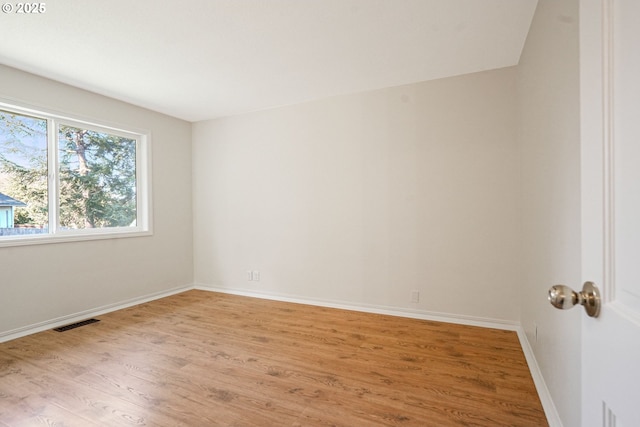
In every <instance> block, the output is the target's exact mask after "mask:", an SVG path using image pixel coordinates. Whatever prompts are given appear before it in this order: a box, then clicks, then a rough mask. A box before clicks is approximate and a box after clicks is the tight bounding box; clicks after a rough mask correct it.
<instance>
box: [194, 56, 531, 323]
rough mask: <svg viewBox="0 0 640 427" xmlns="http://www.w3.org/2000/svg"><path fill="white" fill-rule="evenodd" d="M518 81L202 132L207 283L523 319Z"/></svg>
mask: <svg viewBox="0 0 640 427" xmlns="http://www.w3.org/2000/svg"><path fill="white" fill-rule="evenodd" d="M515 76H516V71H515V69H514V68H507V69H501V70H495V71H490V72H483V73H477V74H471V75H466V76H462V77H455V78H448V79H443V80H437V81H431V82H425V83H420V84H414V85H408V86H403V87H397V88H390V89H385V90H379V91H373V92H367V93H360V94H355V95H351V96H341V97H336V98H331V99H326V100H322V101H316V102H310V103H306V104H301V105H296V106H290V107H283V108H277V109H273V110H268V111H262V112H257V113H253V114H247V115H242V116H236V117H231V118H224V119H219V120H213V121H206V122H200V123H196V124H195V125H194V128H193V181H194V195H193V197H194V230H195V236H194V247H195V280H196V282H197V283H199V284H201V285H205V286H215V287H220V288H225V289H229V290H236V291H248V292H255V293H263V294H274V295H279V296H288V297H295V298H304V299H314V300H318V301H333V302H343V303H349V304H354V305H375V306H386V307H391V308H399V309H416V310H420V311H429V312H442V313H448V314H454V315H461V316H471V317H479V318H484V319H501V320H510V321H516V320H517V319H518V317H519V308H518V300H519V297H518V295H517V283H518V280H519V268H520V267H519V259H520V258H519V253H518V248H519V232H520V231H519V215H520V212H519V209H518V204H519V165H518V161H519V158H518V148H517V144H516V98H515V96H516V91H515ZM247 270H259V271H260V272H261V280H260V281H259V282H254V281H248V280H247V277H246V271H247ZM412 290H418V291H420V296H421V300H420V303H418V304H413V303H411V302H410V294H411V291H412Z"/></svg>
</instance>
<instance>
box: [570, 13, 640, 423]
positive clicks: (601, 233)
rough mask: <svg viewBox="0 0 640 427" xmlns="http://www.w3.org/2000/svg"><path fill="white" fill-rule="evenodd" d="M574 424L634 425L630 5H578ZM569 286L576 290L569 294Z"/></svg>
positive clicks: (637, 32) (634, 21)
mask: <svg viewBox="0 0 640 427" xmlns="http://www.w3.org/2000/svg"><path fill="white" fill-rule="evenodd" d="M580 57H581V59H580V62H581V64H580V68H581V83H580V86H581V109H582V111H581V122H582V126H581V132H582V136H581V139H582V146H581V148H582V203H583V204H582V227H583V228H582V230H583V232H582V238H583V241H582V247H583V250H582V265H583V267H582V272H583V279H584V281H587V280H589V281H594V282H596V284H597V285H598V286H599V287H600V290H601V292H602V293H603V299H604V301H603V302H604V305H603V307H602V311H601V314H600V317H599V318H597V319H593V318H589V317H587V316H586V315H585V317H584V318H583V323H582V425H583V426H584V427H592V426H593V427H596V426H597V427H601V426H604V427H637V426H640V1H638V0H581V1H580ZM577 287H579V286H577Z"/></svg>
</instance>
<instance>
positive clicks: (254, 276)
mask: <svg viewBox="0 0 640 427" xmlns="http://www.w3.org/2000/svg"><path fill="white" fill-rule="evenodd" d="M251 276H252V279H251V280H253V281H254V282H259V281H260V272H259V271H258V270H253V271H252V273H251Z"/></svg>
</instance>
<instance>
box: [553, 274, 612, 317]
mask: <svg viewBox="0 0 640 427" xmlns="http://www.w3.org/2000/svg"><path fill="white" fill-rule="evenodd" d="M549 302H550V303H551V305H553V306H554V307H555V308H559V309H560V310H566V309H569V308H571V307H573V306H575V305H578V304H580V305H582V306H583V307H584V309H585V310H586V311H587V315H588V316H590V317H598V315H599V314H600V304H601V303H600V292H599V291H598V288H597V287H596V285H594V284H593V282H585V283H584V285H583V286H582V291H580V292H576V291H574V290H573V289H571V288H570V287H568V286H565V285H555V286H552V287H551V289H549Z"/></svg>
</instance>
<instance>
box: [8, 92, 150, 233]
mask: <svg viewBox="0 0 640 427" xmlns="http://www.w3.org/2000/svg"><path fill="white" fill-rule="evenodd" d="M147 139H148V137H147V135H146V134H145V133H141V132H133V131H130V130H123V129H118V128H115V127H111V126H105V125H100V124H96V123H90V122H87V121H83V120H78V119H77V118H69V117H66V116H62V115H59V114H52V113H46V112H41V111H36V110H33V109H28V108H23V107H18V106H14V105H9V104H6V103H2V102H0V211H6V217H5V220H3V221H0V245H2V246H6V245H14V244H25V243H45V242H58V241H67V240H79V239H95V238H108V237H124V236H134V235H141V234H149V233H150V222H149V206H150V202H149V189H148V171H149V167H148V153H149V148H148V146H147V144H148V141H147Z"/></svg>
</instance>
